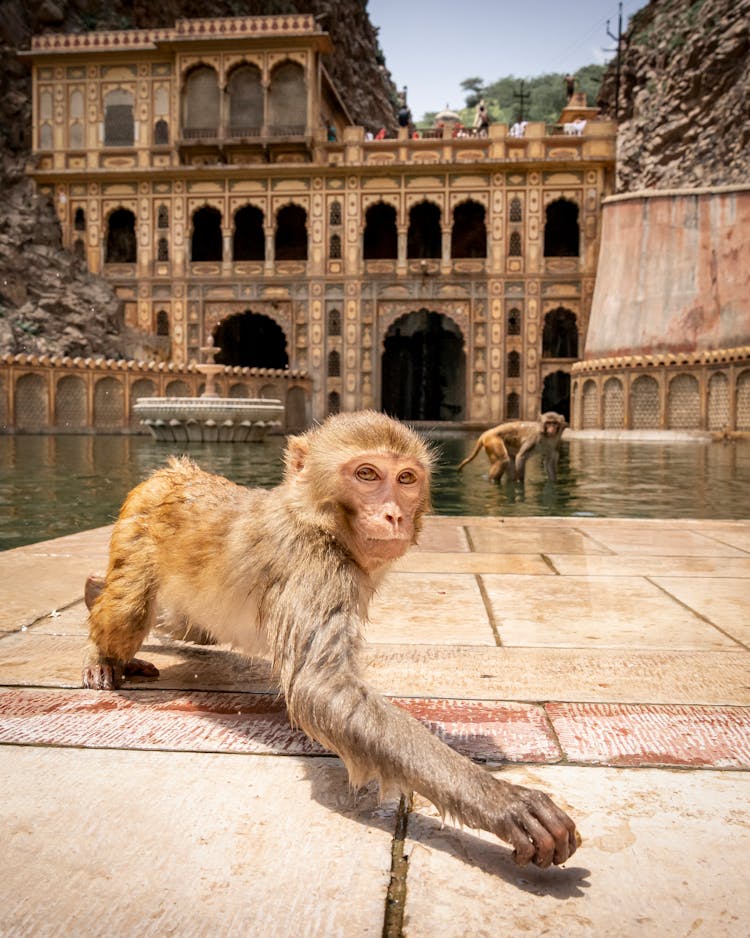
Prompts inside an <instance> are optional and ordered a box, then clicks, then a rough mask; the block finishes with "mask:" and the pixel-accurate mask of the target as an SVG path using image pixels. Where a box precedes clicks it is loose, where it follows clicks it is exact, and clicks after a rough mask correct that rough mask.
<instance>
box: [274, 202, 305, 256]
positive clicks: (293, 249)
mask: <svg viewBox="0 0 750 938" xmlns="http://www.w3.org/2000/svg"><path fill="white" fill-rule="evenodd" d="M275 256H276V260H277V261H306V260H307V212H306V211H305V210H304V209H303V208H302V207H301V206H300V205H285V206H284V207H283V208H282V209H279V214H278V215H277V217H276V239H275Z"/></svg>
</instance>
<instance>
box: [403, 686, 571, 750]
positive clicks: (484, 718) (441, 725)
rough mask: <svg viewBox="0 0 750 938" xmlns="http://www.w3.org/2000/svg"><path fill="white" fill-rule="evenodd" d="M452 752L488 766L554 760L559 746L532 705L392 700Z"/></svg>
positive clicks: (493, 702)
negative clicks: (489, 763) (455, 751)
mask: <svg viewBox="0 0 750 938" xmlns="http://www.w3.org/2000/svg"><path fill="white" fill-rule="evenodd" d="M393 703H395V704H397V705H398V706H399V707H402V708H403V709H404V710H406V711H407V712H408V713H410V714H411V715H412V716H413V717H416V718H417V719H418V720H420V721H421V722H422V723H424V724H425V725H426V726H427V727H428V728H429V729H430V730H432V732H433V733H435V734H436V735H437V736H439V737H440V738H441V739H442V740H444V741H445V742H446V743H448V745H449V746H451V747H452V748H453V749H456V750H458V752H462V753H464V755H467V756H469V757H470V758H472V759H482V760H486V761H491V762H558V761H559V760H560V758H561V752H560V747H559V746H558V745H557V742H556V740H555V737H554V734H553V733H552V730H551V728H550V725H549V723H548V721H547V717H546V715H545V713H544V708H543V707H541V706H539V705H538V704H523V703H505V702H497V701H491V702H488V701H478V700H434V699H427V700H424V699H413V698H408V699H402V698H393Z"/></svg>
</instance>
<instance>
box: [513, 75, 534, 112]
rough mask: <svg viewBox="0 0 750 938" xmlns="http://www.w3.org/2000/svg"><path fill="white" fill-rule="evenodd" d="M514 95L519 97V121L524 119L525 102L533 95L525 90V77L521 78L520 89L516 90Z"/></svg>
mask: <svg viewBox="0 0 750 938" xmlns="http://www.w3.org/2000/svg"><path fill="white" fill-rule="evenodd" d="M513 97H514V98H518V110H519V117H518V119H519V121H522V120H523V119H524V113H523V109H524V103H525V102H526V101H527V100H528V99H529V98H530V97H531V95H528V94H526V92H525V91H524V87H523V79H521V85H520V90H519V91H514V92H513Z"/></svg>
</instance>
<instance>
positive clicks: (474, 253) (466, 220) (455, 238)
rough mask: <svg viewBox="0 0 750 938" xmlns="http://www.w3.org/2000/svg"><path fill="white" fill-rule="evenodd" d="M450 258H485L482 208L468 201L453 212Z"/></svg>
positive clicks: (485, 233)
mask: <svg viewBox="0 0 750 938" xmlns="http://www.w3.org/2000/svg"><path fill="white" fill-rule="evenodd" d="M451 257H487V229H486V227H485V224H484V206H483V205H480V204H479V202H474V201H468V202H462V203H461V204H460V205H457V206H456V207H455V209H454V210H453V229H452V230H451Z"/></svg>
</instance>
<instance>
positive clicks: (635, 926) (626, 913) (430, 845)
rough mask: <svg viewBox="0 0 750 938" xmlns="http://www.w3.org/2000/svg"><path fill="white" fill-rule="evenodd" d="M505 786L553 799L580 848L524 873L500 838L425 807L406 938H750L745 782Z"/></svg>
mask: <svg viewBox="0 0 750 938" xmlns="http://www.w3.org/2000/svg"><path fill="white" fill-rule="evenodd" d="M501 777H502V778H504V779H506V780H507V781H510V782H513V783H516V784H521V785H527V786H531V787H534V788H542V789H543V790H545V791H547V792H548V793H549V794H550V795H552V797H553V798H554V799H555V800H556V801H557V802H558V803H559V804H560V805H561V807H563V808H565V809H566V810H568V811H569V813H570V814H571V815H572V816H573V817H574V818H575V820H576V822H577V824H578V827H579V829H580V831H581V834H582V836H583V844H582V846H581V847H580V848H579V850H578V852H577V853H576V854H575V855H574V856H573V858H572V859H571V860H570V861H569V862H568V863H567V864H565V867H564V868H559V867H558V868H553V869H549V870H537V869H535V868H534V867H525V868H519V867H517V866H515V865H514V864H513V863H512V861H511V860H510V858H509V851H508V850H507V848H505V847H504V846H501V845H500V843H499V841H498V840H496V838H494V837H493V836H492V835H491V834H487V833H484V832H482V833H481V835H480V834H477V833H475V832H470V831H466V830H465V831H460V830H456V829H455V828H452V827H449V826H441V823H440V819H439V818H438V817H436V812H435V810H434V809H433V808H432V806H428V805H426V803H424V802H422V801H421V799H420V802H419V809H418V812H415V813H413V814H411V815H410V816H409V822H408V840H407V843H406V849H405V852H406V853H407V854H408V856H409V872H408V879H407V884H408V885H407V897H406V910H405V911H406V915H405V921H406V928H405V934H407V935H408V938H437V936H439V938H467V936H471V938H497V936H498V935H530V936H541V935H565V936H566V938H594V936H612V938H633V936H639V938H672V936H674V938H677V936H688V935H689V936H690V938H737V936H738V935H740V934H745V933H746V932H747V923H748V921H750V891H748V889H747V870H746V868H745V864H744V863H743V862H742V860H741V859H740V858H742V857H744V856H746V855H747V853H748V851H750V802H748V798H747V784H748V777H747V775H746V774H745V773H740V772H708V771H702V772H665V771H659V770H652V769H639V770H637V771H631V770H625V769H608V768H600V769H593V768H577V767H569V766H546V767H537V768H533V769H529V768H520V767H513V768H508V769H505V770H503V772H502V773H501ZM730 857H735V858H736V859H730ZM743 922H744V923H745V924H744V925H743V924H742V923H743Z"/></svg>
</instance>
